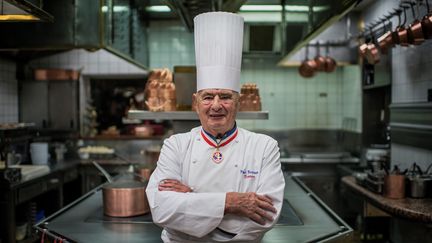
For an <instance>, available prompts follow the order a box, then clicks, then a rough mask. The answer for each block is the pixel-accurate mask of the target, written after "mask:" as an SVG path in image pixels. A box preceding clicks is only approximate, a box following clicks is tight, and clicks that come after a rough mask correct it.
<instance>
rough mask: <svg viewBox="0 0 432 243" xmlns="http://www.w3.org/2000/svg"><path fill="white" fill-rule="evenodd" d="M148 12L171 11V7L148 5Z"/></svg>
mask: <svg viewBox="0 0 432 243" xmlns="http://www.w3.org/2000/svg"><path fill="white" fill-rule="evenodd" d="M146 11H147V12H159V13H164V12H171V9H170V8H169V7H168V6H166V5H154V6H148V7H146Z"/></svg>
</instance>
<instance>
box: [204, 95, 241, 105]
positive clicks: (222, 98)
mask: <svg viewBox="0 0 432 243" xmlns="http://www.w3.org/2000/svg"><path fill="white" fill-rule="evenodd" d="M216 96H218V97H219V100H218V101H219V102H220V103H222V104H232V103H234V101H235V95H234V94H232V93H214V94H212V93H204V94H202V95H200V96H199V100H200V102H201V103H202V104H203V105H210V104H211V103H213V102H214V100H215V97H216Z"/></svg>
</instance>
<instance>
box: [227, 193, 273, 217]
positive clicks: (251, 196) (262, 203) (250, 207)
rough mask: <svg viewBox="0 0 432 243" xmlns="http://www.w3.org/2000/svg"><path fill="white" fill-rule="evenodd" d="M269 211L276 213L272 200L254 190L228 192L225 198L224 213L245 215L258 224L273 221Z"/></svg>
mask: <svg viewBox="0 0 432 243" xmlns="http://www.w3.org/2000/svg"><path fill="white" fill-rule="evenodd" d="M270 212H272V213H276V208H274V207H273V202H272V200H271V199H270V198H269V197H267V196H262V195H258V194H256V193H254V192H245V193H241V192H228V193H227V194H226V199H225V213H231V214H237V215H240V216H245V217H248V218H250V219H252V220H253V221H255V222H257V223H258V224H261V225H264V224H265V223H266V221H273V217H272V216H271V215H270V214H269V213H270Z"/></svg>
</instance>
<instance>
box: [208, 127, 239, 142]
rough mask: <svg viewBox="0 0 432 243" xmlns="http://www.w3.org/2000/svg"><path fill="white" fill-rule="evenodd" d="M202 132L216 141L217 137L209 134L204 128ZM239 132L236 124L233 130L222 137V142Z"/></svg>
mask: <svg viewBox="0 0 432 243" xmlns="http://www.w3.org/2000/svg"><path fill="white" fill-rule="evenodd" d="M201 130H202V131H204V133H205V134H206V135H207V136H208V137H209V138H211V139H212V140H213V141H216V137H215V136H213V135H211V134H210V133H209V132H207V131H206V130H204V129H203V128H202V129H201ZM235 131H237V123H234V127H233V128H231V130H229V131H228V132H226V133H225V134H224V135H223V136H222V138H221V139H222V140H224V139H226V138H228V137H229V136H231V135H233V134H234V132H235Z"/></svg>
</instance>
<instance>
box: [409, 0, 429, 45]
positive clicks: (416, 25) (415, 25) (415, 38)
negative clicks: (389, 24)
mask: <svg viewBox="0 0 432 243" xmlns="http://www.w3.org/2000/svg"><path fill="white" fill-rule="evenodd" d="M416 6H417V13H419V10H418V2H417V5H416ZM411 11H412V15H413V17H414V16H415V20H414V21H413V22H412V23H411V24H410V25H409V28H408V42H409V43H410V44H413V45H420V44H421V43H423V42H424V41H425V38H424V34H423V27H422V21H420V20H419V19H418V18H417V17H418V16H417V15H416V13H415V12H414V5H413V3H411Z"/></svg>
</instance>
